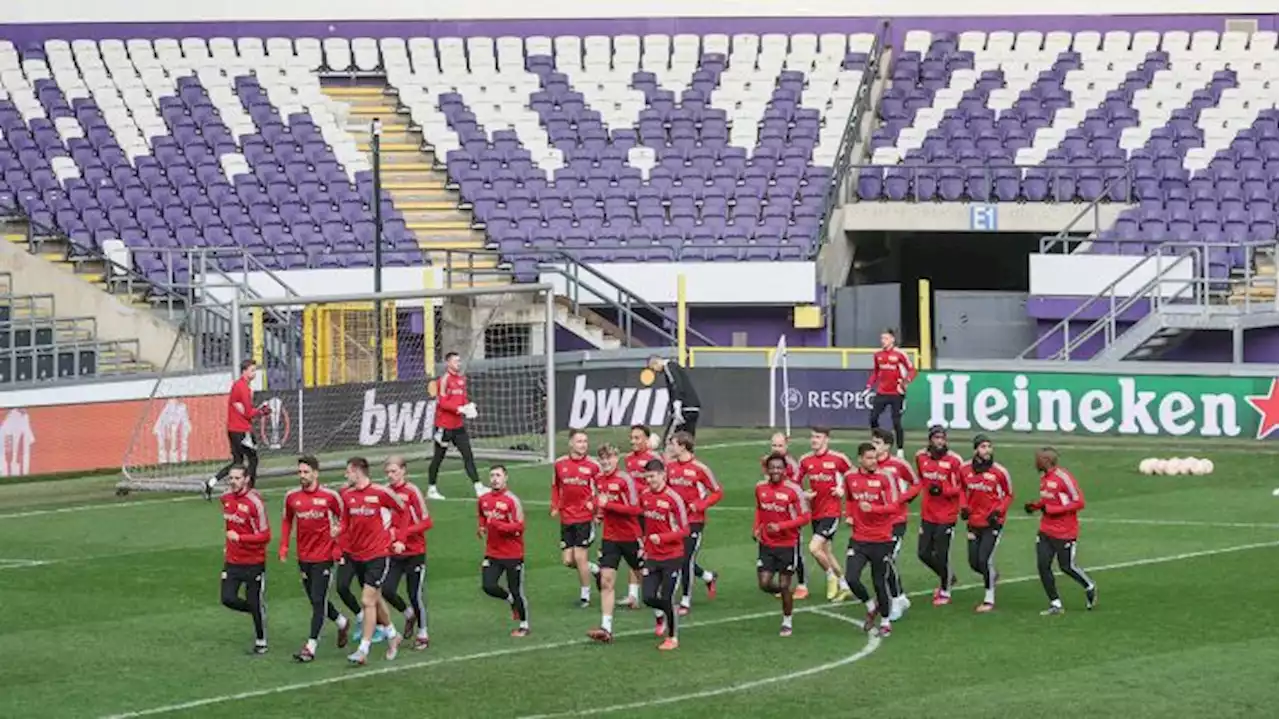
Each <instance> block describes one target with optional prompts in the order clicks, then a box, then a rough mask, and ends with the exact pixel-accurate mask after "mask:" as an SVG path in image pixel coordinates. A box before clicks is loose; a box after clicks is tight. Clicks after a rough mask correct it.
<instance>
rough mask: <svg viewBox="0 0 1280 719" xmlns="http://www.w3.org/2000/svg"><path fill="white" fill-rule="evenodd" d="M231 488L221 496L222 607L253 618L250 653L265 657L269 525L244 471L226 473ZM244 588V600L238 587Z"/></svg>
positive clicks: (258, 496) (265, 511) (263, 507)
mask: <svg viewBox="0 0 1280 719" xmlns="http://www.w3.org/2000/svg"><path fill="white" fill-rule="evenodd" d="M227 477H228V479H229V481H230V483H231V488H230V489H229V490H228V491H227V492H225V493H223V495H222V519H223V520H224V521H225V522H226V538H227V541H226V547H225V549H224V550H223V559H224V564H223V565H222V605H223V606H224V607H226V608H227V609H234V610H235V611H237V612H244V613H246V614H249V615H251V616H252V617H253V634H254V638H255V639H254V642H253V649H252V650H251V653H253V654H266V653H267V598H266V593H267V545H268V544H270V543H271V522H270V521H269V520H268V519H267V507H266V505H264V504H263V503H262V497H261V496H260V495H259V494H258V492H257V491H256V490H254V489H253V488H252V487H250V486H249V476H248V473H247V472H246V471H245V468H244V467H241V466H240V465H238V464H237V465H235V466H233V467H232V468H231V470H230V471H229V472H227ZM242 586H243V587H244V599H241V598H240V587H242Z"/></svg>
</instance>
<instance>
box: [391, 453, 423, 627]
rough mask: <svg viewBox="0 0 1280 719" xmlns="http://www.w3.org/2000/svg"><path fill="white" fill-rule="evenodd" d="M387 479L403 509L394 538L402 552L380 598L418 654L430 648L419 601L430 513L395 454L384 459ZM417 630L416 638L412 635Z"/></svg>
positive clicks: (400, 460)
mask: <svg viewBox="0 0 1280 719" xmlns="http://www.w3.org/2000/svg"><path fill="white" fill-rule="evenodd" d="M382 470H383V472H384V473H385V474H386V476H387V489H390V490H391V491H392V492H395V493H396V496H398V497H399V498H400V501H401V502H403V503H404V507H405V525H404V527H403V530H404V531H403V533H401V534H398V535H397V538H398V539H400V540H401V541H402V542H403V543H404V549H403V550H402V551H399V552H396V553H395V554H393V555H392V556H391V563H390V567H389V568H388V569H387V580H386V581H385V582H383V583H382V598H383V599H385V600H386V601H387V604H390V605H391V606H393V607H395V609H396V611H397V612H400V613H401V614H403V615H404V629H403V630H402V634H403V635H404V636H405V638H408V637H413V650H414V651H415V652H420V651H422V650H424V649H426V648H427V647H429V646H431V640H430V639H429V638H428V637H427V603H426V601H425V600H424V599H423V598H422V588H423V586H424V585H425V584H426V579H427V537H426V533H427V530H429V529H431V525H432V522H431V513H430V512H428V511H427V501H426V499H424V498H423V496H422V491H421V490H419V489H418V487H417V486H416V485H415V484H414V483H413V482H410V481H409V474H408V467H407V466H406V464H405V459H404V457H401V456H399V455H395V456H393V457H390V458H388V459H387V462H386V464H385V465H383V468H382ZM401 577H404V582H405V591H406V593H407V595H408V597H409V600H408V601H407V602H406V601H405V600H404V599H401V598H400V595H399V593H398V591H399V587H400V578H401ZM415 628H416V630H417V631H416V635H415V631H414V630H415Z"/></svg>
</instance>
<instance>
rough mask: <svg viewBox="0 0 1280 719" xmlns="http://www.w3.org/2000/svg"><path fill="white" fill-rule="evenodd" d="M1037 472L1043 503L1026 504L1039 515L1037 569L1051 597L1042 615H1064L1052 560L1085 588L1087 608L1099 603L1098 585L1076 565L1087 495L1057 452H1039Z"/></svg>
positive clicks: (1046, 450)
mask: <svg viewBox="0 0 1280 719" xmlns="http://www.w3.org/2000/svg"><path fill="white" fill-rule="evenodd" d="M1036 469H1037V470H1038V471H1039V472H1040V500H1039V501H1037V502H1027V503H1026V504H1025V505H1023V509H1025V510H1026V512H1027V514H1034V513H1036V512H1040V513H1041V514H1042V515H1043V516H1041V517H1040V533H1039V534H1037V535H1036V568H1037V569H1039V570H1040V583H1041V584H1042V585H1044V593H1045V594H1047V595H1048V596H1049V608H1048V609H1046V610H1044V611H1043V612H1040V613H1041V614H1042V615H1046V616H1052V615H1057V614H1062V613H1063V612H1065V611H1066V610H1065V609H1064V608H1063V607H1062V598H1061V597H1059V596H1058V585H1057V582H1055V581H1054V579H1053V560H1054V558H1055V557H1057V559H1058V568H1059V569H1061V570H1062V573H1063V574H1066V575H1067V576H1068V577H1071V578H1072V579H1074V580H1075V581H1076V583H1077V584H1079V585H1080V586H1082V587H1084V601H1085V604H1084V606H1085V609H1093V607H1094V605H1095V604H1097V602H1098V585H1096V584H1094V583H1093V578H1092V577H1090V576H1089V575H1088V574H1085V572H1084V570H1083V569H1080V568H1079V567H1077V566H1076V542H1077V540H1078V539H1079V537H1080V517H1079V514H1080V510H1082V509H1084V492H1082V491H1081V490H1080V485H1079V484H1077V483H1076V478H1075V476H1073V475H1072V474H1071V473H1070V472H1068V471H1067V470H1066V469H1064V468H1063V467H1060V466H1059V465H1058V451H1057V450H1056V449H1054V448H1052V447H1044V448H1043V449H1040V450H1039V451H1037V452H1036Z"/></svg>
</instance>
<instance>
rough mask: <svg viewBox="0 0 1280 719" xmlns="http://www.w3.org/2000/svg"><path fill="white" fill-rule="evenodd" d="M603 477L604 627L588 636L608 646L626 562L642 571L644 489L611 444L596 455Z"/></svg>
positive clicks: (599, 497)
mask: <svg viewBox="0 0 1280 719" xmlns="http://www.w3.org/2000/svg"><path fill="white" fill-rule="evenodd" d="M596 457H597V458H598V459H599V460H600V476H599V477H597V478H596V492H598V495H597V497H596V506H597V507H598V508H599V510H600V513H601V516H602V517H603V522H602V525H603V526H602V529H601V534H603V535H604V536H603V538H602V541H601V543H600V627H599V628H598V629H593V630H591V631H590V632H587V636H589V637H591V638H592V639H594V640H596V641H597V642H603V643H605V644H608V643H609V642H612V641H613V607H614V584H615V582H616V581H617V577H618V567H620V566H621V565H622V563H623V562H626V563H627V567H629V568H630V570H631V572H632V573H633V574H634V573H637V572H639V571H640V567H641V562H640V537H641V533H642V530H641V528H640V515H641V514H643V513H644V508H643V507H641V506H640V488H639V487H638V486H637V484H636V481H635V479H633V478H632V477H631V475H630V474H628V473H626V472H623V471H621V470H620V469H619V468H618V450H617V448H616V447H614V446H613V445H611V444H606V445H602V446H601V447H600V449H599V450H598V451H597V452H596Z"/></svg>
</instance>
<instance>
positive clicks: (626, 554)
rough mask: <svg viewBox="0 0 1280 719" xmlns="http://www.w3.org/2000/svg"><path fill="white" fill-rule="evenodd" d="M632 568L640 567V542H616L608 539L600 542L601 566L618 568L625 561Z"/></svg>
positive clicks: (603, 567)
mask: <svg viewBox="0 0 1280 719" xmlns="http://www.w3.org/2000/svg"><path fill="white" fill-rule="evenodd" d="M624 561H625V562H626V563H627V566H628V567H631V568H632V569H636V570H638V569H640V566H641V561H640V543H639V542H614V541H612V540H609V539H606V540H604V541H603V542H601V543H600V561H599V564H600V568H601V569H617V568H618V567H621V566H622V563H623V562H624Z"/></svg>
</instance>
